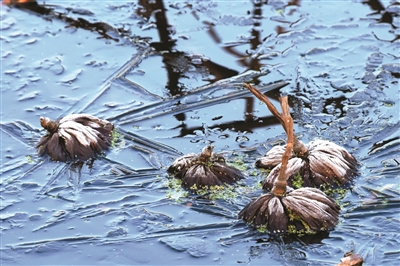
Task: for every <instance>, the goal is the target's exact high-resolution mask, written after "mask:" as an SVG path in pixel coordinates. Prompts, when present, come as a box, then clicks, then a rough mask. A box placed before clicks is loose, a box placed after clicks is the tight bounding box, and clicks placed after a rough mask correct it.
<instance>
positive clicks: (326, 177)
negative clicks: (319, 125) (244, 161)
mask: <svg viewBox="0 0 400 266" xmlns="http://www.w3.org/2000/svg"><path fill="white" fill-rule="evenodd" d="M305 147H306V148H307V150H308V152H307V153H306V155H305V156H304V157H299V156H296V154H295V153H293V154H292V156H291V158H290V160H289V162H288V166H287V169H286V176H287V177H288V180H287V182H288V185H289V186H294V187H297V185H295V184H294V182H296V177H297V176H300V177H301V179H302V180H301V183H302V184H301V185H302V186H304V187H317V188H319V187H320V186H321V185H329V186H343V185H346V184H348V183H349V182H351V181H352V180H353V178H354V176H355V175H356V173H357V160H356V158H355V157H354V156H353V155H351V154H350V153H349V152H348V151H347V150H346V149H345V148H343V147H341V146H339V145H336V144H335V143H333V142H330V141H327V140H315V141H312V142H310V143H308V144H305ZM284 151H285V148H284V147H282V146H275V147H273V148H272V149H271V150H270V151H268V152H267V154H266V155H265V156H264V157H262V158H260V159H258V160H257V161H256V166H257V167H260V168H267V169H272V170H271V172H270V173H269V175H268V176H267V178H266V179H265V181H264V184H263V188H264V189H271V188H272V186H273V184H274V182H275V180H276V178H277V177H278V175H279V172H280V168H281V164H280V158H282V155H283V153H284Z"/></svg>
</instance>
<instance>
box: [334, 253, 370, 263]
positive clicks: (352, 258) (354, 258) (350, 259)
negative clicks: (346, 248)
mask: <svg viewBox="0 0 400 266" xmlns="http://www.w3.org/2000/svg"><path fill="white" fill-rule="evenodd" d="M363 263H364V259H363V258H362V257H361V256H360V255H358V254H355V253H353V251H350V252H347V253H346V254H344V256H343V258H342V259H341V260H340V263H339V264H337V266H362V265H363Z"/></svg>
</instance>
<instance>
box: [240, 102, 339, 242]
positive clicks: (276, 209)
mask: <svg viewBox="0 0 400 266" xmlns="http://www.w3.org/2000/svg"><path fill="white" fill-rule="evenodd" d="M280 101H281V106H282V115H279V117H280V119H281V120H282V124H284V128H285V129H286V133H287V135H288V142H287V145H286V149H285V151H284V153H283V156H282V157H281V158H282V163H281V167H280V171H279V176H278V178H277V179H275V181H274V186H273V188H272V190H271V192H268V193H267V194H264V195H262V196H260V197H258V198H257V199H255V200H254V201H252V202H250V203H249V204H247V205H246V206H245V207H244V208H243V209H242V210H241V211H240V213H239V218H242V219H243V220H244V221H246V222H247V223H249V224H251V225H254V226H256V227H257V228H263V229H264V230H266V231H268V232H271V233H278V234H279V233H296V234H312V233H317V232H321V231H328V230H331V229H333V228H334V227H335V226H336V225H337V223H338V222H339V212H340V207H339V205H338V204H336V202H335V201H334V200H332V199H331V198H329V197H328V196H326V195H325V193H323V192H322V191H320V190H318V189H316V188H300V189H295V190H293V189H292V188H290V187H289V188H288V187H287V175H286V173H287V171H286V170H287V166H288V161H289V159H290V157H291V154H292V151H293V144H294V133H293V119H292V117H291V116H290V113H289V104H288V100H287V97H281V98H280Z"/></svg>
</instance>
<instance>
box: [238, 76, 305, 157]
mask: <svg viewBox="0 0 400 266" xmlns="http://www.w3.org/2000/svg"><path fill="white" fill-rule="evenodd" d="M244 85H245V86H246V88H247V89H249V90H250V91H251V92H252V93H253V94H254V95H255V96H256V97H257V98H258V99H259V100H260V101H262V102H264V103H265V104H266V105H267V107H268V109H269V110H270V111H271V113H272V114H273V115H274V116H275V117H276V118H277V119H278V120H279V122H280V123H281V125H282V127H283V129H284V130H285V132H286V135H288V136H289V133H288V132H289V129H288V128H287V122H286V123H285V121H284V120H285V119H284V118H283V116H282V115H281V114H280V113H279V111H278V110H277V109H276V108H275V106H274V105H273V104H272V103H271V102H270V100H269V99H268V97H267V96H265V95H264V94H262V93H261V92H260V91H259V90H257V89H256V88H254V87H253V86H251V85H250V84H248V83H244ZM281 98H283V97H281ZM281 98H280V99H281ZM285 98H286V100H285V104H286V105H287V111H288V113H289V104H288V102H287V97H285ZM282 104H283V103H282V101H281V107H282V112H283V105H282ZM289 117H290V113H289ZM290 118H291V117H290ZM292 122H293V119H292ZM292 131H293V125H292ZM293 151H294V153H295V154H296V156H297V157H301V158H305V157H307V154H308V149H307V147H306V146H305V145H304V143H303V142H301V141H300V140H298V139H297V137H296V136H295V135H294V133H293Z"/></svg>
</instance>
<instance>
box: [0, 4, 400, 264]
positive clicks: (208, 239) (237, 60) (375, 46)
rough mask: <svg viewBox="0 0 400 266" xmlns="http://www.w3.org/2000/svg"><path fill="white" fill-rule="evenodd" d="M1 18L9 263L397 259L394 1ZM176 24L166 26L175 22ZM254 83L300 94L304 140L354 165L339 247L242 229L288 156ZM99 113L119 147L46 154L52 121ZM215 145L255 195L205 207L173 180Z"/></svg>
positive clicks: (109, 8) (328, 239) (335, 240)
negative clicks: (265, 181)
mask: <svg viewBox="0 0 400 266" xmlns="http://www.w3.org/2000/svg"><path fill="white" fill-rule="evenodd" d="M46 3H47V4H49V5H43V4H42V3H41V2H39V5H36V6H35V5H31V6H28V7H26V6H25V7H21V6H20V7H12V8H10V7H7V6H4V5H3V6H2V7H1V58H2V63H1V72H2V73H1V75H2V76H1V77H2V81H1V131H0V132H1V185H0V191H1V196H0V197H1V209H0V210H1V217H0V218H1V251H0V252H1V253H0V256H1V263H0V264H2V265H29V264H34V265H44V264H52V265H54V264H58V265H60V264H68V265H72V264H77V265H93V264H106V265H107V264H147V265H168V264H174V265H176V264H182V265H187V264H201V265H217V264H224V265H233V264H263V265H334V264H336V263H338V262H339V261H340V258H342V256H343V254H344V253H345V252H347V251H350V250H354V251H355V252H356V253H359V254H360V255H362V256H363V257H364V260H365V265H396V264H397V263H398V261H399V259H400V246H399V239H400V235H399V232H400V230H399V229H400V228H399V227H400V216H399V207H400V203H399V202H400V184H399V177H400V176H399V172H400V167H399V162H400V156H399V154H400V153H399V150H400V149H399V148H400V138H399V111H400V110H399V77H400V62H399V53H398V51H399V48H400V43H399V36H400V30H399V27H400V22H399V16H400V4H399V3H398V2H395V1H390V2H389V1H385V2H377V1H368V2H367V1H365V2H363V1H334V2H325V1H320V2H315V1H313V2H309V1H292V2H291V3H289V2H287V1H216V2H212V1H196V2H195V1H187V2H181V1H170V2H167V1H166V2H164V3H162V2H161V1H149V2H147V1H138V2H135V3H125V2H94V1H93V2H75V1H70V2H68V1H54V2H53V1H51V2H50V3H48V2H46ZM163 7H164V9H163ZM242 82H254V83H256V84H257V87H259V88H261V89H262V90H263V91H265V92H267V95H268V96H269V97H270V98H271V99H272V100H273V102H274V103H277V100H276V99H277V97H278V96H279V95H280V94H288V95H289V97H290V101H291V105H292V108H293V116H294V118H295V123H296V125H295V131H296V133H297V134H298V135H299V137H300V138H301V139H302V140H303V141H305V142H307V141H310V140H312V139H315V138H321V139H329V140H331V141H333V142H335V143H337V144H339V145H342V146H344V147H346V148H347V149H349V150H350V151H351V152H352V153H353V154H354V155H355V156H356V157H357V158H358V159H359V160H360V163H361V165H360V176H359V177H358V178H357V179H356V181H355V183H354V185H353V187H352V189H351V190H349V191H347V192H346V193H345V195H344V196H343V197H342V198H340V199H339V200H340V204H341V206H342V215H341V222H340V224H339V225H338V226H337V228H336V229H335V230H334V231H332V232H330V233H329V235H324V236H314V237H309V238H307V239H291V240H287V239H273V238H270V236H269V235H267V234H261V233H258V232H255V231H254V230H252V229H251V228H249V227H247V226H246V225H245V224H244V223H243V222H242V221H239V220H238V219H237V213H238V212H239V211H240V209H241V208H242V207H243V206H244V205H245V204H247V202H249V201H250V200H251V199H252V198H253V197H256V196H258V195H260V193H262V192H261V190H260V189H259V187H258V186H257V184H258V181H259V180H261V179H262V173H260V172H259V171H258V170H256V169H254V162H255V160H256V158H258V157H260V156H262V155H263V154H264V153H265V152H266V150H267V149H268V148H270V147H271V146H272V145H276V144H278V143H282V142H283V141H284V139H285V135H284V134H283V130H282V129H281V127H280V125H278V122H277V121H276V120H275V119H274V118H273V117H272V116H271V114H270V113H269V111H268V109H267V108H266V107H265V106H264V105H262V104H260V103H259V101H258V100H257V99H255V98H254V97H253V96H252V95H251V94H250V93H248V92H247V91H246V90H244V88H243V86H242ZM78 112H84V113H90V114H92V115H96V116H99V117H101V118H106V119H109V120H111V121H112V122H113V123H114V124H115V125H116V127H117V128H118V130H119V132H120V133H121V136H122V137H121V139H120V141H119V142H118V143H117V144H116V147H115V148H113V149H112V150H111V151H109V152H108V153H107V154H106V155H107V156H106V157H105V158H100V159H98V160H96V161H95V162H94V163H93V165H84V166H83V167H78V166H73V165H69V164H65V163H56V162H51V161H49V160H48V159H47V158H40V157H38V156H37V155H36V151H35V148H34V145H35V143H36V142H37V141H38V140H39V139H40V137H41V136H42V135H43V134H44V133H45V132H44V130H43V129H41V128H40V125H39V117H40V116H48V117H50V118H53V119H55V118H58V117H62V116H65V115H67V114H70V113H78ZM207 143H212V144H213V145H214V146H215V150H216V151H223V152H225V155H226V156H227V157H228V160H229V161H230V162H231V163H235V164H236V165H238V164H240V165H241V166H242V167H244V168H245V169H246V170H245V171H246V173H247V174H248V178H247V179H246V181H245V182H244V183H242V184H241V185H240V186H238V187H236V188H232V190H231V193H232V196H231V197H226V198H222V199H215V200H207V199H204V198H201V197H196V196H194V195H188V194H186V193H185V191H184V190H180V189H178V188H176V187H174V186H173V184H171V181H170V180H169V179H168V176H167V175H166V173H165V169H166V167H168V166H169V164H170V163H171V162H172V161H173V160H174V159H175V158H177V157H178V156H180V155H181V154H185V153H189V152H195V153H197V152H199V151H200V150H201V148H202V147H203V146H204V145H205V144H207Z"/></svg>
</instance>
